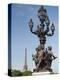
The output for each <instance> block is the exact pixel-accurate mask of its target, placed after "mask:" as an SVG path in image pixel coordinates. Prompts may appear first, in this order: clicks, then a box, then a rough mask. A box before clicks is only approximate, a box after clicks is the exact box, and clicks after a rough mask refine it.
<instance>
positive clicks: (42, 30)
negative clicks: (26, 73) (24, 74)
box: [28, 6, 56, 71]
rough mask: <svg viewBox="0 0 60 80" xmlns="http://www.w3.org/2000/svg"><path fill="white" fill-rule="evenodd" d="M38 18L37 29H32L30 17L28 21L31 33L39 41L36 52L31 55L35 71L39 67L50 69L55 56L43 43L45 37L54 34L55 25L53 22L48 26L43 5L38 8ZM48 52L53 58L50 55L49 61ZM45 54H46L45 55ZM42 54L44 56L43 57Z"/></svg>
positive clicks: (48, 21) (38, 69)
mask: <svg viewBox="0 0 60 80" xmlns="http://www.w3.org/2000/svg"><path fill="white" fill-rule="evenodd" d="M38 19H39V21H40V24H39V25H37V29H36V30H35V31H34V30H33V26H34V23H33V20H32V19H30V21H29V23H28V25H29V29H30V31H31V33H33V34H35V35H37V37H38V38H39V42H40V44H39V47H38V48H36V49H37V50H36V52H37V54H36V55H32V57H33V60H35V64H36V71H40V70H41V69H42V70H43V69H45V70H46V69H47V70H50V71H51V62H52V60H54V59H55V58H56V57H54V55H52V52H51V50H52V49H50V48H48V50H49V51H47V49H46V50H45V44H46V38H47V37H50V36H53V35H54V31H55V26H54V24H53V23H52V24H51V26H50V20H49V17H48V14H47V10H46V9H45V8H44V6H41V7H40V8H39V10H38ZM44 50H45V51H44ZM48 53H49V54H50V55H51V56H52V57H53V58H52V57H51V62H49V60H50V58H48V55H49V54H48ZM45 54H46V55H47V56H45ZM43 55H44V56H45V57H43ZM41 62H42V63H41ZM41 65H42V67H41Z"/></svg>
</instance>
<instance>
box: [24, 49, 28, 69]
mask: <svg viewBox="0 0 60 80" xmlns="http://www.w3.org/2000/svg"><path fill="white" fill-rule="evenodd" d="M27 70H28V66H27V48H25V63H24V71H27Z"/></svg>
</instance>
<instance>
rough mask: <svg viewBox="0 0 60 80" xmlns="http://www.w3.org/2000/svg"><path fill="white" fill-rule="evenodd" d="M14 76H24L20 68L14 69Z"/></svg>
mask: <svg viewBox="0 0 60 80" xmlns="http://www.w3.org/2000/svg"><path fill="white" fill-rule="evenodd" d="M12 76H22V72H21V71H19V70H12Z"/></svg>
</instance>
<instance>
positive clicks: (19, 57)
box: [11, 4, 59, 72]
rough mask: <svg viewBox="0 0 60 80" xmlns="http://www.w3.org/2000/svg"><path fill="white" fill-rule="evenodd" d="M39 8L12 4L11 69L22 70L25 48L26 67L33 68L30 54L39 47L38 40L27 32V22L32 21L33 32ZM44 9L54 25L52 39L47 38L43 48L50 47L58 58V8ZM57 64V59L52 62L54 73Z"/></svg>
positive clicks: (37, 22)
mask: <svg viewBox="0 0 60 80" xmlns="http://www.w3.org/2000/svg"><path fill="white" fill-rule="evenodd" d="M39 8H40V5H25V4H24V5H23V4H12V14H11V17H12V22H11V27H12V29H11V31H12V32H11V33H12V35H11V41H12V43H11V48H12V51H11V53H12V68H13V69H19V70H22V69H23V66H24V56H25V48H27V59H28V67H29V69H30V70H32V68H33V67H34V64H33V61H32V54H33V53H34V54H35V48H36V47H37V46H38V45H39V39H38V37H37V36H35V35H33V34H32V33H31V32H30V31H29V26H28V22H29V20H30V18H32V19H33V22H34V30H35V29H36V27H37V25H38V24H40V22H39V19H38V17H37V11H38V9H39ZM45 8H46V9H47V13H48V16H49V18H50V21H51V23H52V22H53V23H54V25H55V34H54V36H52V37H47V41H46V45H45V46H46V47H48V46H49V45H50V46H52V48H53V53H54V55H56V56H57V57H58V26H59V25H58V7H55V6H45ZM58 63H59V62H58V58H57V59H56V60H54V61H53V64H52V68H53V69H54V72H57V71H58ZM32 65H33V67H32Z"/></svg>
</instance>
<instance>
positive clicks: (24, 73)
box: [23, 71, 32, 76]
mask: <svg viewBox="0 0 60 80" xmlns="http://www.w3.org/2000/svg"><path fill="white" fill-rule="evenodd" d="M31 75H32V72H31V71H24V72H23V76H31Z"/></svg>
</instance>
